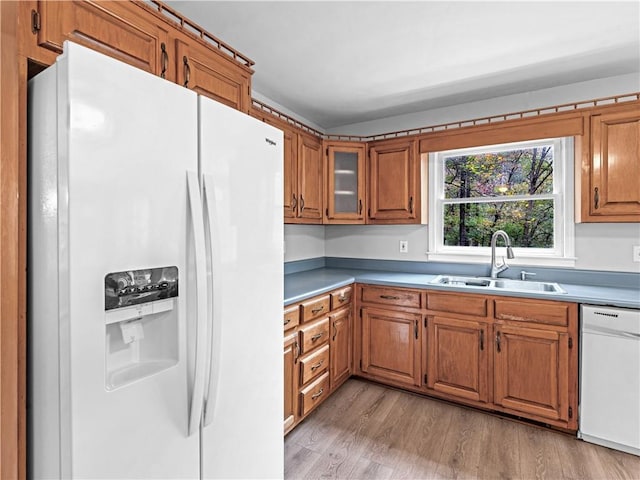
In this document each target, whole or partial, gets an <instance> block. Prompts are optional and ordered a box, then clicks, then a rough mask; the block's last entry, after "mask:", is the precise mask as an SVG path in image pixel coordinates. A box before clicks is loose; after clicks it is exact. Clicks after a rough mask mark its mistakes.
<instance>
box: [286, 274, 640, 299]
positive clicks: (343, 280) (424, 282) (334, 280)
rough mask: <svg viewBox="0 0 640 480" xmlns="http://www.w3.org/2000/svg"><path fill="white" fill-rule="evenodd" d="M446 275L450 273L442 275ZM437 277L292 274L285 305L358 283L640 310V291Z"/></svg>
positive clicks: (416, 275) (621, 288) (288, 277)
mask: <svg viewBox="0 0 640 480" xmlns="http://www.w3.org/2000/svg"><path fill="white" fill-rule="evenodd" d="M442 273H443V274H446V273H447V272H442ZM435 277H436V275H433V274H420V273H400V272H385V271H376V270H356V269H346V268H345V269H342V268H318V269H314V270H307V271H304V272H298V273H291V274H288V275H285V277H284V304H285V305H290V304H292V303H296V302H299V301H301V300H305V299H307V298H310V297H314V296H316V295H320V294H322V293H325V292H329V291H331V290H334V289H336V288H340V287H343V286H345V285H349V284H351V283H354V282H358V283H369V284H376V285H388V286H394V287H406V288H428V289H430V290H442V291H455V292H461V293H485V294H490V295H500V296H509V297H526V298H541V299H547V300H562V301H567V302H576V303H585V304H591V305H609V306H615V307H626V308H640V289H638V288H633V287H630V288H626V287H607V286H594V285H573V284H566V283H561V284H560V286H561V287H562V288H563V289H564V290H566V292H567V293H566V294H558V293H534V292H509V291H496V290H493V289H492V290H490V291H488V290H486V289H483V288H482V287H475V288H474V287H453V286H443V285H430V284H429V282H430V281H431V280H433V279H434V278H435Z"/></svg>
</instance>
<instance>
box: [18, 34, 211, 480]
mask: <svg viewBox="0 0 640 480" xmlns="http://www.w3.org/2000/svg"><path fill="white" fill-rule="evenodd" d="M64 52H65V53H64V54H63V55H62V56H61V57H59V59H58V61H57V63H56V65H55V67H52V68H55V69H56V75H55V78H53V80H54V81H55V84H56V85H57V87H55V89H57V99H56V98H54V99H53V105H55V104H56V102H57V108H56V107H55V106H54V107H52V108H50V109H45V111H42V110H41V111H40V113H42V115H39V117H38V118H34V117H33V115H32V118H30V125H31V128H32V131H31V143H32V145H33V144H37V143H38V142H39V141H40V137H41V135H40V133H39V132H40V131H41V130H42V126H43V125H50V124H51V122H57V125H58V126H57V138H55V139H54V140H53V141H50V142H49V143H51V144H52V145H51V147H52V149H53V151H51V150H49V151H45V150H44V149H42V148H41V149H40V150H39V149H38V148H30V150H31V153H32V156H31V158H30V161H31V164H32V165H34V164H47V162H49V163H48V164H49V165H53V166H52V167H47V168H45V169H44V170H43V172H44V173H45V174H46V172H47V171H48V172H50V173H51V172H54V173H57V182H55V183H57V185H54V186H51V185H50V187H51V188H49V190H48V191H44V192H42V194H41V198H39V199H34V200H35V201H33V202H32V203H31V205H30V208H31V212H30V216H31V222H32V224H34V223H36V224H37V223H38V222H39V221H40V220H38V218H40V217H43V218H49V220H48V221H49V223H51V218H55V219H56V220H55V222H57V225H56V228H46V225H45V228H43V230H42V231H43V232H46V233H47V234H48V235H49V236H52V237H54V238H46V239H39V238H33V241H32V244H31V250H32V253H33V257H34V258H35V257H37V256H38V255H40V256H43V255H44V256H46V255H49V256H55V255H56V253H55V250H53V251H51V250H50V251H44V250H43V249H49V248H51V245H53V244H56V243H57V247H58V256H57V259H56V261H55V263H57V269H56V268H51V265H49V266H48V268H41V267H39V265H38V264H37V263H33V264H31V265H30V275H31V277H35V278H37V279H38V282H39V284H40V286H42V287H45V286H46V288H48V289H49V290H48V292H42V291H32V292H31V293H32V298H31V299H30V304H31V305H34V304H38V303H39V302H40V303H42V302H44V303H43V304H41V305H40V308H39V309H36V310H34V311H35V312H37V315H35V316H33V318H30V329H32V331H34V332H37V331H38V329H40V327H41V326H42V325H49V326H51V325H56V328H54V329H53V330H54V331H55V330H56V329H58V334H57V335H51V336H50V337H49V338H48V339H44V338H42V335H41V334H38V333H34V336H35V339H36V340H39V343H38V346H39V347H40V350H38V351H34V350H33V349H31V352H30V362H31V365H32V366H33V368H37V365H42V364H46V363H48V362H51V364H53V365H58V362H59V368H58V369H57V372H58V375H59V382H58V385H59V387H58V391H56V390H52V391H49V392H47V391H46V390H44V389H40V390H36V391H35V392H34V396H33V397H32V398H31V399H30V401H31V404H32V409H33V410H34V411H40V410H42V411H46V412H49V413H50V414H51V415H50V417H51V418H42V416H41V417H40V419H39V420H38V421H35V422H33V421H32V422H31V426H30V436H31V438H33V439H37V438H39V437H38V436H39V435H42V438H44V439H47V438H49V439H50V438H54V439H55V438H58V439H59V441H55V440H54V442H55V443H53V444H46V443H43V442H39V443H38V440H35V445H33V447H32V450H31V452H30V458H31V460H30V461H31V474H32V475H33V477H34V478H42V477H45V478H52V477H53V478H56V477H60V476H61V477H63V478H109V479H124V478H145V479H147V478H172V479H175V478H181V479H188V478H198V477H199V473H200V469H199V438H198V437H199V435H198V434H197V433H196V434H195V435H191V436H189V434H188V421H189V407H190V395H191V389H192V388H193V387H192V384H193V378H192V376H193V372H192V371H191V370H192V369H193V358H191V357H188V355H187V337H188V335H190V336H194V335H195V332H194V331H193V328H195V327H194V325H195V323H189V322H187V319H188V318H193V317H194V315H195V314H194V309H195V308H194V307H193V306H192V307H189V305H194V304H195V302H194V301H193V298H191V297H192V296H194V295H193V290H194V288H193V287H194V279H193V278H191V277H192V276H193V271H194V262H195V258H194V256H195V254H194V253H193V250H194V248H193V244H194V238H193V234H192V233H191V232H192V231H193V230H192V228H191V225H190V222H192V221H193V220H192V218H191V213H190V209H189V202H188V192H187V171H188V170H191V171H197V158H198V157H197V131H198V130H197V96H196V95H195V94H194V93H193V92H190V91H188V90H187V89H184V88H182V87H179V86H177V85H174V84H171V83H169V82H167V81H164V80H162V79H160V78H157V77H154V76H152V75H149V74H147V73H145V72H143V71H141V70H138V69H135V68H132V67H130V66H127V65H125V64H123V63H120V62H118V61H115V60H113V59H111V58H108V57H105V56H103V55H100V54H98V53H96V52H93V51H91V50H88V49H86V48H84V47H80V46H78V45H74V44H71V43H68V42H66V43H65V46H64ZM37 84H38V77H36V82H34V84H32V87H33V88H34V89H36V90H37V88H38V85H37ZM34 93H35V92H34ZM36 96H37V95H36ZM47 112H48V113H47ZM44 113H47V114H46V115H45V114H44ZM49 140H51V139H49ZM34 152H37V153H39V155H40V156H39V158H34V157H33V153H34ZM51 162H53V163H51ZM40 180H43V179H42V178H41V179H40ZM31 181H32V183H33V182H37V181H39V179H38V178H37V176H36V177H34V176H32V180H31ZM56 187H57V190H56ZM44 188H46V186H45V187H44ZM196 221H198V222H201V221H202V219H201V218H196ZM47 225H48V224H47ZM203 242H204V241H203ZM37 252H39V253H37ZM44 289H45V288H42V289H41V290H44ZM51 292H57V294H55V293H54V294H53V295H52V294H51ZM47 302H49V303H48V304H47ZM38 335H39V336H38ZM42 380H46V379H43V378H42V375H40V373H39V372H38V371H34V372H33V375H32V383H37V382H38V381H42ZM52 403H55V404H56V405H55V406H54V407H53V408H52V407H51V404H52ZM58 412H59V413H58ZM51 432H58V433H57V434H55V433H54V434H52V433H51ZM47 450H48V452H49V453H48V454H47V455H44V454H43V452H44V451H47ZM52 452H53V453H52ZM45 457H46V458H48V460H47V463H46V464H40V459H41V458H45ZM56 470H57V471H56Z"/></svg>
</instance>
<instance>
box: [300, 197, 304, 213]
mask: <svg viewBox="0 0 640 480" xmlns="http://www.w3.org/2000/svg"><path fill="white" fill-rule="evenodd" d="M303 211H304V197H303V196H302V195H300V213H302V212H303Z"/></svg>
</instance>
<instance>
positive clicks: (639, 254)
mask: <svg viewBox="0 0 640 480" xmlns="http://www.w3.org/2000/svg"><path fill="white" fill-rule="evenodd" d="M633 261H634V262H640V245H634V246H633Z"/></svg>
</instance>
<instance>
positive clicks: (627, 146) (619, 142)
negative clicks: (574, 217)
mask: <svg viewBox="0 0 640 480" xmlns="http://www.w3.org/2000/svg"><path fill="white" fill-rule="evenodd" d="M589 123H590V128H589V130H588V134H587V135H586V136H585V138H584V142H583V146H582V149H583V158H582V196H581V197H582V198H581V203H582V205H581V211H580V220H581V221H583V222H640V103H638V102H633V103H632V104H631V105H624V106H619V107H612V108H609V109H604V110H602V112H601V113H594V114H592V115H591V116H590V117H589Z"/></svg>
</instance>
